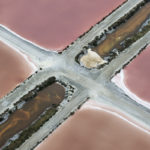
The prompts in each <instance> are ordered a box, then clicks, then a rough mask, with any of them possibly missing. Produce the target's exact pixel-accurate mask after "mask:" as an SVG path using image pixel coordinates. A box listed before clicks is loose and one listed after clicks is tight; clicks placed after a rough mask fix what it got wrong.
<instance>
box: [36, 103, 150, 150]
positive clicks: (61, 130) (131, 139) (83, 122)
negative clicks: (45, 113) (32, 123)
mask: <svg viewBox="0 0 150 150" xmlns="http://www.w3.org/2000/svg"><path fill="white" fill-rule="evenodd" d="M130 120H132V119H130ZM149 140H150V133H149V131H147V130H146V129H143V128H141V127H140V126H138V125H136V124H134V122H131V121H129V120H128V118H126V117H125V115H121V114H120V113H118V112H117V111H115V110H113V109H112V108H111V109H109V108H104V107H102V106H101V105H100V104H99V105H98V104H97V103H95V104H94V103H92V104H91V103H86V104H84V106H83V107H82V108H81V109H80V110H79V111H78V112H76V113H75V115H73V116H72V117H70V118H69V119H68V120H66V121H65V122H64V123H63V124H62V125H61V126H60V127H58V129H56V130H55V131H54V132H53V133H52V134H51V135H50V136H49V137H48V138H47V139H45V140H44V141H43V142H42V143H41V144H40V145H39V146H38V147H37V148H35V150H149V149H150V142H149Z"/></svg>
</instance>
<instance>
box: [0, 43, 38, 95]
mask: <svg viewBox="0 0 150 150" xmlns="http://www.w3.org/2000/svg"><path fill="white" fill-rule="evenodd" d="M35 70H36V67H35V65H34V64H33V63H31V62H30V60H29V59H28V57H27V56H26V55H24V54H22V53H21V52H18V51H17V50H15V49H13V48H11V47H10V46H8V45H7V44H5V43H3V42H2V41H0V98H2V97H3V96H5V95H6V94H7V93H9V92H10V91H11V90H13V89H14V88H15V87H16V86H17V85H19V84H20V83H21V82H23V81H24V80H25V79H27V78H28V77H29V76H30V75H31V74H33V72H34V71H35Z"/></svg>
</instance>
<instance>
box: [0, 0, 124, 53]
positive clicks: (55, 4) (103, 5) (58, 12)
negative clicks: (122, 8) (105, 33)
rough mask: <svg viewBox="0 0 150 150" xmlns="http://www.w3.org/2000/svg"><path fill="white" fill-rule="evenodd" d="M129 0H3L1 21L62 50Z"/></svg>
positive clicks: (26, 35)
mask: <svg viewBox="0 0 150 150" xmlns="http://www.w3.org/2000/svg"><path fill="white" fill-rule="evenodd" d="M124 1H125V0H36V1H35V0H1V1H0V24H3V25H5V26H6V27H8V28H10V29H11V30H13V31H14V32H16V33H17V34H19V35H21V36H22V37H24V38H26V39H27V40H30V41H32V42H34V43H36V44H38V45H40V46H42V47H44V48H46V49H50V50H57V51H62V50H63V49H64V48H65V47H66V46H67V45H69V44H70V43H71V42H73V41H74V40H75V39H76V38H77V37H78V36H80V35H81V34H83V33H84V32H86V31H87V30H88V29H89V28H90V27H91V26H93V25H94V24H96V23H97V22H98V21H100V20H101V19H102V18H103V17H105V16H106V15H108V14H109V13H110V12H112V10H114V9H115V8H116V7H117V6H119V5H120V4H122V3H123V2H124Z"/></svg>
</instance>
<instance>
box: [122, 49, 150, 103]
mask: <svg viewBox="0 0 150 150" xmlns="http://www.w3.org/2000/svg"><path fill="white" fill-rule="evenodd" d="M124 83H125V85H126V87H127V88H128V89H129V90H130V91H131V92H133V93H134V94H136V95H137V96H138V97H139V98H141V99H142V100H145V101H148V102H150V91H149V90H150V46H148V47H147V48H146V50H144V51H143V52H142V53H141V54H140V55H139V56H137V58H136V59H134V60H133V61H132V62H131V63H130V64H129V65H128V66H127V67H126V68H125V69H124Z"/></svg>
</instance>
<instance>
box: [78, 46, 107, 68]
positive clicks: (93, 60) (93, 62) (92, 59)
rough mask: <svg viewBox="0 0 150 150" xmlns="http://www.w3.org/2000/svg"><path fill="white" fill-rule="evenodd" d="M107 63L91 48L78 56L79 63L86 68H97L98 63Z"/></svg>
mask: <svg viewBox="0 0 150 150" xmlns="http://www.w3.org/2000/svg"><path fill="white" fill-rule="evenodd" d="M104 63H107V61H105V60H104V59H102V58H101V57H100V56H99V55H98V54H97V53H96V52H94V51H92V50H91V49H88V50H87V54H85V55H83V56H82V57H81V58H80V64H81V65H82V66H84V67H86V68H89V69H91V68H97V67H98V66H99V65H102V64H104Z"/></svg>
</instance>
